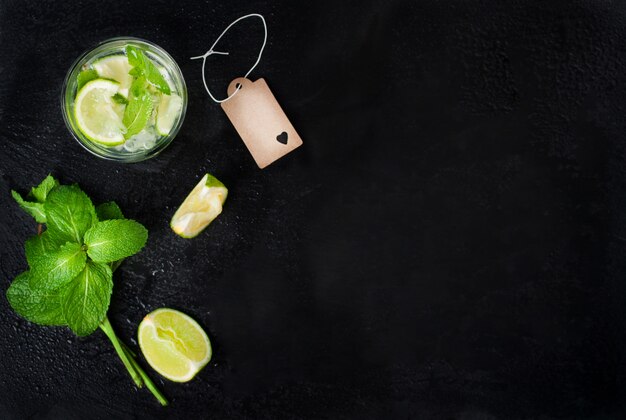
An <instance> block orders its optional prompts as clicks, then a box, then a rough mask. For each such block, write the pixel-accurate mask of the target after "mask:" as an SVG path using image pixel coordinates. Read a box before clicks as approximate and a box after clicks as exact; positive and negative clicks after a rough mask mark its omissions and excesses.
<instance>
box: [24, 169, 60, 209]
mask: <svg viewBox="0 0 626 420" xmlns="http://www.w3.org/2000/svg"><path fill="white" fill-rule="evenodd" d="M58 186H59V181H57V180H56V179H54V177H53V176H52V175H48V176H47V177H46V178H45V179H44V180H43V181H41V183H40V184H39V185H37V186H36V187H33V188H31V190H30V194H29V196H30V197H34V198H35V200H36V201H37V202H38V203H45V202H46V198H47V197H48V193H49V192H50V191H52V190H53V189H54V188H56V187H58Z"/></svg>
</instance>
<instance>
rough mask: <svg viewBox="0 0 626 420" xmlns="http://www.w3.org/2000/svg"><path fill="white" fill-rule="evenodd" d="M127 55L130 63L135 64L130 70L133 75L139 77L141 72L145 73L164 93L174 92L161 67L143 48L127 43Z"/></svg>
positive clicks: (151, 82) (153, 84) (152, 83)
mask: <svg viewBox="0 0 626 420" xmlns="http://www.w3.org/2000/svg"><path fill="white" fill-rule="evenodd" d="M126 56H127V57H128V62H129V64H130V65H131V66H133V69H132V70H131V71H130V72H129V74H130V75H131V76H135V77H138V76H139V75H140V74H143V75H144V76H145V78H146V79H147V80H148V82H150V84H151V85H152V86H154V87H155V88H157V89H158V90H160V91H161V92H163V93H164V94H166V95H169V94H171V93H172V92H171V90H170V85H168V84H167V81H166V80H165V78H164V77H163V75H162V74H161V72H160V71H159V69H158V68H157V67H156V66H155V65H154V63H153V62H152V61H151V60H150V59H149V58H148V57H147V56H146V54H145V53H144V52H143V50H142V49H141V48H137V47H133V46H132V45H127V46H126Z"/></svg>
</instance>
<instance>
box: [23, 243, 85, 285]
mask: <svg viewBox="0 0 626 420" xmlns="http://www.w3.org/2000/svg"><path fill="white" fill-rule="evenodd" d="M31 259H32V260H33V261H32V265H31V273H32V275H31V278H30V286H31V287H32V288H35V289H42V290H55V289H57V288H59V287H61V286H63V285H65V284H67V283H69V282H70V281H71V280H72V279H73V278H74V277H76V275H77V274H78V273H80V272H81V271H82V270H83V268H84V267H85V261H87V255H86V254H85V251H83V249H82V247H81V246H80V244H76V243H71V242H68V243H66V244H65V245H63V246H61V247H60V248H59V249H58V250H56V251H52V252H46V253H45V254H35V256H33V257H32V258H31Z"/></svg>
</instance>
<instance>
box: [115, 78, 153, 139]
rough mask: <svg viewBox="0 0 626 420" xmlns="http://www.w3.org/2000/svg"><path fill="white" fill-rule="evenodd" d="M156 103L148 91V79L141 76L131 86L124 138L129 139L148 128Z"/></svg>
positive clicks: (125, 112)
mask: <svg viewBox="0 0 626 420" xmlns="http://www.w3.org/2000/svg"><path fill="white" fill-rule="evenodd" d="M153 107H154V102H153V101H152V96H151V95H150V93H149V92H148V90H147V89H146V79H145V77H143V76H141V77H139V78H138V79H136V80H135V81H134V82H133V84H132V85H131V86H130V95H129V100H128V105H126V109H125V110H124V117H123V118H122V123H124V125H125V126H126V133H125V134H124V138H126V139H129V138H130V137H132V136H134V135H135V134H137V133H139V132H140V131H141V130H143V128H144V127H145V126H146V124H147V123H148V121H149V120H150V116H151V115H152V108H153Z"/></svg>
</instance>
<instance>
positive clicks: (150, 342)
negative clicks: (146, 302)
mask: <svg viewBox="0 0 626 420" xmlns="http://www.w3.org/2000/svg"><path fill="white" fill-rule="evenodd" d="M138 337H139V347H140V348H141V352H142V353H143V355H144V357H145V358H146V360H147V361H148V363H149V364H150V366H152V368H153V369H154V370H156V371H157V372H159V373H160V374H161V375H163V376H164V377H165V378H167V379H169V380H171V381H175V382H187V381H190V380H191V379H192V378H193V377H194V376H195V375H196V374H197V373H198V372H200V370H202V368H203V367H204V366H206V364H207V363H209V361H210V360H211V355H212V350H211V342H210V341H209V337H208V336H207V335H206V333H205V332H204V330H203V329H202V327H200V325H198V323H197V322H196V321H194V320H193V319H191V318H190V317H189V316H188V315H185V314H184V313H182V312H179V311H176V310H174V309H168V308H161V309H157V310H155V311H153V312H150V313H149V314H148V315H146V317H145V318H144V319H143V321H141V323H140V324H139V331H138Z"/></svg>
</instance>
